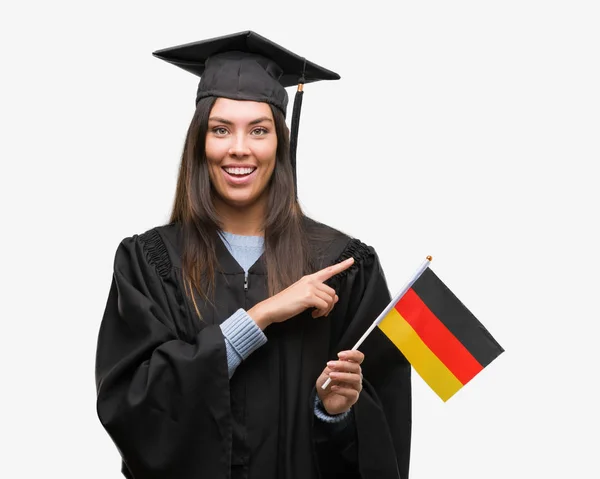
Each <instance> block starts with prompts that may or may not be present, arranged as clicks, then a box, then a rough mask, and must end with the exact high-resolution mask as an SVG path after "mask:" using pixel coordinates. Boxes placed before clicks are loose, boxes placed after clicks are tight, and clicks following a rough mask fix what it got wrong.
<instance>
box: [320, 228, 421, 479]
mask: <svg viewBox="0 0 600 479" xmlns="http://www.w3.org/2000/svg"><path fill="white" fill-rule="evenodd" d="M350 256H353V257H354V258H355V263H354V265H353V266H352V267H350V268H349V269H348V270H346V271H345V272H343V273H341V274H339V275H337V276H336V277H335V278H332V280H331V286H332V287H334V288H335V289H336V291H337V292H338V296H339V302H338V304H337V305H336V308H335V309H337V312H336V313H335V318H336V319H335V321H334V322H333V323H332V328H333V331H332V334H331V354H332V356H335V355H337V352H339V351H342V350H345V349H351V348H352V347H353V346H354V345H355V344H356V342H357V341H358V340H359V339H360V338H361V337H362V335H363V334H364V333H365V332H366V331H367V329H368V328H369V326H371V324H372V323H373V321H374V320H375V319H376V318H377V317H378V316H379V314H380V313H381V312H382V311H383V310H384V309H385V307H386V306H387V305H388V304H389V303H390V301H391V296H390V292H389V289H388V286H387V282H386V278H385V275H384V272H383V269H382V267H381V264H380V261H379V257H378V255H377V253H376V251H375V250H374V248H373V247H371V246H367V245H365V244H364V243H362V242H360V241H359V240H356V239H352V240H350V242H349V244H348V245H347V247H346V249H345V250H344V252H343V253H342V255H341V257H340V258H338V259H337V260H336V262H337V261H342V260H344V259H346V258H349V257H350ZM358 349H359V350H360V351H361V352H363V353H364V355H365V360H364V362H363V364H362V373H363V390H362V392H361V394H360V397H359V400H358V401H357V403H356V404H355V405H354V406H353V408H352V409H353V413H354V427H355V429H354V430H353V431H352V433H353V434H354V437H353V440H354V441H355V442H356V443H355V444H353V446H354V448H353V447H351V446H352V444H348V438H351V437H352V436H351V435H348V433H347V432H346V438H347V439H346V444H345V446H344V447H345V450H346V454H347V453H348V451H353V454H354V455H355V459H356V461H357V463H358V470H359V471H360V477H362V478H363V479H388V478H390V479H391V478H394V479H396V478H400V479H407V478H408V472H409V459H410V445H411V426H412V398H411V395H412V391H411V366H410V363H409V362H408V361H407V360H406V358H405V357H404V356H403V355H402V353H401V352H400V351H399V350H398V348H396V347H395V346H394V344H393V343H392V342H391V341H390V340H389V339H388V338H387V337H386V336H385V335H384V334H383V333H382V332H381V330H380V329H379V328H375V329H374V330H373V331H372V332H371V333H370V334H369V336H368V337H367V339H365V341H364V342H363V343H362V345H361V346H360V347H359V348H358Z"/></svg>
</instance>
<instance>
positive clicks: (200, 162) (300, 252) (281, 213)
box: [170, 97, 313, 314]
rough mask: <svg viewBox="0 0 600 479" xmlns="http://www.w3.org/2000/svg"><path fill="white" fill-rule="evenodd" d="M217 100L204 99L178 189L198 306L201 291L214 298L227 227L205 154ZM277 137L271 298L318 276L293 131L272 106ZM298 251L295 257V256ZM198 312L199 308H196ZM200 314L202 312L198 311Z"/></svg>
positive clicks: (269, 223) (188, 278) (270, 221)
mask: <svg viewBox="0 0 600 479" xmlns="http://www.w3.org/2000/svg"><path fill="white" fill-rule="evenodd" d="M215 101H216V98H214V97H209V98H203V99H202V100H200V101H199V102H198V105H197V107H196V111H195V113H194V116H193V118H192V121H191V123H190V126H189V128H188V131H187V135H186V139H185V144H184V148H183V153H182V156H181V164H180V167H179V177H178V180H177V190H176V194H175V200H174V204H173V210H172V212H171V218H170V221H171V222H172V223H173V222H178V223H180V224H181V227H182V232H183V256H182V271H183V275H184V281H185V282H186V283H187V285H189V288H190V289H189V291H188V290H187V287H188V286H186V294H188V295H189V296H190V297H191V299H192V300H193V301H194V305H195V306H196V302H195V299H194V295H193V293H192V288H193V289H195V290H196V291H197V292H198V293H199V294H200V295H201V296H202V297H203V298H204V299H205V300H207V301H211V300H212V298H213V294H214V285H215V271H216V263H217V255H216V246H217V241H220V239H219V238H218V233H219V231H220V230H221V228H222V226H221V222H220V220H219V217H218V214H217V211H216V209H215V206H214V202H213V195H214V194H215V193H214V191H213V189H212V185H211V182H210V178H209V174H208V165H207V159H206V154H205V144H206V134H207V132H208V118H209V116H210V112H211V110H212V107H213V105H214V104H215ZM271 111H272V112H273V119H274V121H275V132H276V135H277V152H276V163H275V168H274V170H273V174H272V176H271V179H270V180H269V183H268V186H267V188H269V191H268V195H269V196H268V201H267V214H266V217H265V219H264V225H263V226H264V239H265V243H264V244H265V253H264V260H265V266H266V271H267V278H268V279H267V281H268V291H269V295H274V294H276V293H278V292H279V291H281V290H283V289H285V288H286V287H288V286H289V285H290V284H292V283H294V282H295V281H297V280H298V279H300V278H301V277H302V276H303V275H305V274H307V273H309V272H312V271H313V263H312V261H311V258H310V254H309V246H308V238H307V232H306V229H305V221H304V220H305V216H304V213H303V212H302V209H301V207H300V205H299V203H298V201H297V200H296V197H295V193H294V179H293V174H292V166H291V162H290V157H289V130H288V128H287V125H286V123H285V118H284V115H283V113H282V112H281V111H280V110H279V109H277V108H275V107H273V106H271ZM290 251H293V252H294V254H290ZM196 312H198V308H197V307H196ZM198 314H199V312H198Z"/></svg>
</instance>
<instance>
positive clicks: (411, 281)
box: [321, 256, 433, 389]
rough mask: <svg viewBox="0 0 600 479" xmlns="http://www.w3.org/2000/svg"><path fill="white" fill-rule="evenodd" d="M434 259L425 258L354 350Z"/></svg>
mask: <svg viewBox="0 0 600 479" xmlns="http://www.w3.org/2000/svg"><path fill="white" fill-rule="evenodd" d="M432 259H433V258H432V257H431V256H427V258H425V261H423V263H421V266H419V269H417V271H416V272H415V274H413V275H412V277H411V278H410V279H409V280H408V282H407V283H406V284H405V285H404V287H403V288H402V289H401V290H400V292H399V293H398V294H397V295H396V296H394V298H393V299H392V301H391V302H390V304H388V305H387V306H386V308H385V309H384V310H383V311H382V312H381V314H380V315H379V316H378V317H377V319H376V320H375V321H374V322H373V324H371V326H370V327H369V329H367V331H366V332H365V334H363V335H362V337H361V338H360V339H359V340H358V342H357V343H356V344H355V345H354V347H353V348H352V351H356V350H357V349H358V348H359V347H360V345H361V344H362V343H363V341H364V340H365V339H367V336H369V334H371V332H372V331H373V330H374V329H375V328H376V327H377V325H378V324H379V323H381V321H383V318H385V317H386V316H387V314H388V313H389V312H390V311H391V310H392V308H393V307H394V306H396V303H397V302H398V301H400V298H402V296H404V295H405V294H406V292H407V291H408V290H409V289H410V288H411V287H412V285H413V284H414V283H415V281H416V280H417V279H419V276H421V274H423V271H425V269H426V268H427V267H428V266H429V263H431V260H432ZM330 382H331V378H327V381H325V383H324V384H323V386H321V388H322V389H327V386H329V383H330Z"/></svg>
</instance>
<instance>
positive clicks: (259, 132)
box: [252, 127, 268, 136]
mask: <svg viewBox="0 0 600 479" xmlns="http://www.w3.org/2000/svg"><path fill="white" fill-rule="evenodd" d="M267 133H268V131H267V129H266V128H262V127H261V128H255V129H254V130H252V134H253V135H254V136H262V135H266V134H267Z"/></svg>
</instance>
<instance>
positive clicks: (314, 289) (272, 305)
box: [248, 258, 354, 330]
mask: <svg viewBox="0 0 600 479" xmlns="http://www.w3.org/2000/svg"><path fill="white" fill-rule="evenodd" d="M353 263H354V258H349V259H347V260H345V261H342V262H341V263H337V264H334V265H332V266H328V267H327V268H324V269H322V270H321V271H317V272H316V273H313V274H309V275H306V276H303V277H302V278H300V279H299V280H298V281H296V282H295V283H294V284H292V285H291V286H288V287H287V288H286V289H284V290H283V291H281V292H279V293H277V294H276V295H275V296H272V297H270V298H268V299H266V300H264V301H261V302H260V303H258V304H257V305H256V306H254V307H253V308H251V309H250V310H249V311H248V315H249V316H250V317H251V318H252V319H253V320H254V321H255V322H256V324H257V325H258V326H259V327H260V329H262V330H264V329H265V328H266V327H267V326H268V325H269V324H272V323H281V322H283V321H286V320H287V319H290V318H292V317H294V316H296V315H297V314H300V313H301V312H302V311H304V310H306V309H308V308H316V309H315V311H313V312H312V317H313V318H318V317H320V316H327V315H328V314H329V313H330V312H331V310H332V309H333V306H334V305H335V303H337V301H338V297H337V294H336V293H335V290H334V289H333V288H330V287H329V286H327V285H326V284H325V283H324V282H325V281H327V280H328V279H329V278H331V277H332V276H335V275H336V274H338V273H341V272H342V271H344V270H345V269H347V268H349V267H350V266H352V264H353Z"/></svg>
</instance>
